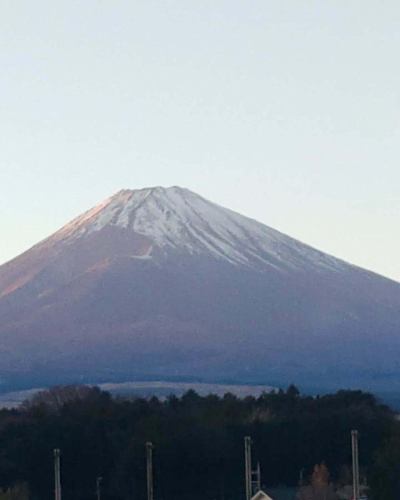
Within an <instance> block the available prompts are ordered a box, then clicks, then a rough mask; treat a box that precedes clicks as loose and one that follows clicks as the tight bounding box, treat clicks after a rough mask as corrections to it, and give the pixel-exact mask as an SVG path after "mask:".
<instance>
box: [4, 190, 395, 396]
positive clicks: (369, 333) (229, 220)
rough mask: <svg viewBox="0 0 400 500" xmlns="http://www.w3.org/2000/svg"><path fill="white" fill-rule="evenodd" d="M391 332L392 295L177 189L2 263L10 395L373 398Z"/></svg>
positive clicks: (359, 272)
mask: <svg viewBox="0 0 400 500" xmlns="http://www.w3.org/2000/svg"><path fill="white" fill-rule="evenodd" d="M399 332H400V284H398V283H395V282H393V281H390V280H388V279H385V278H383V277H381V276H378V275H376V274H373V273H371V272H368V271H365V270H363V269H360V268H357V267H355V266H352V265H349V264H347V263H345V262H343V261H341V260H338V259H335V258H334V257H331V256H329V255H326V254H324V253H322V252H320V251H318V250H315V249H313V248H311V247H309V246H307V245H305V244H303V243H301V242H299V241H297V240H294V239H293V238H290V237H289V236H286V235H284V234H282V233H280V232H278V231H276V230H274V229H271V228H269V227H267V226H265V225H263V224H260V223H259V222H256V221H254V220H252V219H249V218H247V217H244V216H242V215H240V214H237V213H235V212H232V211H231V210H228V209H226V208H223V207H220V206H218V205H216V204H215V203H212V202H210V201H207V200H205V199H204V198H202V197H201V196H199V195H197V194H195V193H193V192H191V191H189V190H187V189H183V188H179V187H170V188H162V187H154V188H147V189H139V190H122V191H119V192H118V193H117V194H115V195H114V196H111V197H110V198H108V199H107V200H105V201H103V202H102V203H100V204H99V205H97V206H96V207H94V208H92V209H90V210H89V211H87V212H85V213H84V214H82V215H80V216H79V217H77V218H76V219H74V220H73V221H72V222H70V223H69V224H67V225H66V226H64V227H63V228H61V229H60V230H59V231H58V232H56V233H55V234H54V235H52V236H50V237H49V238H47V239H46V240H44V241H42V242H40V243H38V244H37V245H35V246H34V247H33V248H31V249H30V250H28V251H27V252H25V253H24V254H22V255H20V256H19V257H17V258H15V259H14V260H12V261H10V262H8V263H7V264H4V265H3V266H0V366H1V373H0V382H1V378H2V379H4V380H5V381H6V382H8V383H9V384H12V383H18V384H24V385H27V384H28V385H29V384H30V383H32V384H35V385H43V384H51V383H56V382H57V383H60V382H70V381H76V379H77V377H78V378H79V379H80V380H83V381H96V380H100V379H101V380H120V381H121V380H130V379H132V378H138V377H141V378H143V377H151V378H152V377H157V378H163V377H168V378H169V377H171V376H174V377H177V376H178V377H179V376H182V377H194V378H197V379H199V378H202V379H205V380H209V381H219V380H226V379H230V380H234V381H238V382H254V381H257V382H260V381H264V382H265V383H268V384H272V385H275V386H279V385H281V384H287V383H289V382H295V383H298V384H302V385H303V387H310V388H311V387H313V388H315V389H317V390H321V389H324V388H334V387H343V386H345V387H363V388H368V389H374V388H382V387H385V386H386V385H387V384H389V383H390V384H393V383H394V382H395V381H396V380H400V377H399V376H400V365H399V361H398V360H399V359H400V337H399ZM355 353H356V354H355Z"/></svg>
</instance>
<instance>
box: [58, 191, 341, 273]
mask: <svg viewBox="0 0 400 500" xmlns="http://www.w3.org/2000/svg"><path fill="white" fill-rule="evenodd" d="M107 226H112V227H116V228H123V229H127V230H130V231H132V232H134V233H136V234H139V235H142V236H145V237H147V238H148V239H149V241H150V242H151V247H150V248H149V253H148V256H151V255H152V254H153V253H154V252H155V251H156V250H157V249H163V250H164V251H168V249H174V250H177V251H179V252H184V251H185V252H187V253H189V254H191V255H193V254H203V255H210V256H213V257H215V258H218V259H223V260H225V261H227V262H230V263H231V264H241V265H245V266H249V267H253V268H257V269H260V270H262V269H265V268H268V267H275V268H277V269H281V270H286V269H289V268H293V269H295V268H298V269H301V270H304V266H308V265H312V266H322V267H328V268H331V269H341V268H342V267H343V263H342V262H341V261H339V260H337V259H334V258H332V257H330V256H328V255H326V254H323V253H322V252H319V251H317V250H315V249H313V248H311V247H308V246H306V245H304V244H301V243H299V242H297V241H296V240H294V239H292V238H289V237H288V236H285V235H284V234H282V233H280V232H278V231H276V230H274V229H271V228H269V227H267V226H265V225H263V224H260V223H259V222H256V221H255V220H252V219H250V218H248V217H244V216H243V215H240V214H238V213H235V212H233V211H232V210H228V209H226V208H223V207H221V206H219V205H216V204H215V203H212V202H210V201H208V200H206V199H204V198H202V197H201V196H199V195H198V194H196V193H193V192H192V191H190V190H188V189H184V188H180V187H177V186H174V187H170V188H163V187H153V188H145V189H138V190H129V189H124V190H121V191H119V192H118V193H116V194H115V195H114V196H111V197H110V198H108V199H107V200H105V201H103V202H102V203H100V204H99V205H97V206H95V207H93V208H92V209H90V210H89V211H88V212H86V213H84V214H83V215H81V216H79V217H77V218H76V219H74V220H73V221H72V222H71V223H69V224H67V225H66V226H65V227H64V228H62V229H61V230H60V231H59V232H58V233H56V235H55V238H56V239H58V240H62V241H68V242H71V241H73V240H74V239H77V238H81V237H83V236H88V235H90V234H92V233H94V232H96V231H101V230H103V229H104V228H106V227H107Z"/></svg>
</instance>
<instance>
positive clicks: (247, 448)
mask: <svg viewBox="0 0 400 500" xmlns="http://www.w3.org/2000/svg"><path fill="white" fill-rule="evenodd" d="M244 464H245V481H246V500H250V499H251V497H252V491H251V490H252V484H251V479H252V478H251V438H250V436H246V437H245V438H244Z"/></svg>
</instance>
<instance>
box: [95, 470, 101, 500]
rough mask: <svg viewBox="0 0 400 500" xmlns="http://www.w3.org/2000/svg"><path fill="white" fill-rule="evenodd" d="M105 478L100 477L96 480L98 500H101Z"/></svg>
mask: <svg viewBox="0 0 400 500" xmlns="http://www.w3.org/2000/svg"><path fill="white" fill-rule="evenodd" d="M102 480H103V478H102V477H101V476H99V477H98V478H97V479H96V498H97V500H101V482H102Z"/></svg>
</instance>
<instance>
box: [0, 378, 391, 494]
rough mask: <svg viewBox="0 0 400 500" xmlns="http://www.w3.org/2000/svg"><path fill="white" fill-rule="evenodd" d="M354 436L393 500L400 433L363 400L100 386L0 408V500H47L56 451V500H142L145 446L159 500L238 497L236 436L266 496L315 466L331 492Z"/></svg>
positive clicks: (240, 478)
mask: <svg viewBox="0 0 400 500" xmlns="http://www.w3.org/2000/svg"><path fill="white" fill-rule="evenodd" d="M352 429H357V430H358V431H359V435H360V465H361V472H362V476H364V477H365V478H366V479H367V481H368V484H369V486H370V488H371V492H370V498H372V499H374V500H398V499H399V498H400V424H399V422H398V421H397V417H396V415H395V413H394V412H393V411H392V410H391V409H390V408H388V407H387V406H385V405H383V404H381V403H380V402H379V401H377V400H376V398H375V397H374V396H372V395H371V394H368V393H363V392H361V391H339V392H337V393H336V394H331V395H324V396H320V397H311V396H305V395H301V394H300V393H299V391H298V390H297V389H296V387H295V386H290V387H289V388H288V389H287V390H286V391H282V390H280V391H278V392H272V393H264V394H262V395H261V396H259V397H250V396H249V397H245V398H243V399H240V398H238V397H236V396H234V395H232V394H226V395H225V396H223V397H218V396H215V395H209V396H205V397H201V396H199V395H198V394H197V393H196V392H194V391H192V390H191V391H188V392H187V393H186V394H184V395H183V396H182V397H179V398H178V397H176V396H169V397H168V398H166V399H157V398H155V397H153V398H150V399H144V398H133V399H122V398H113V397H112V396H111V395H110V394H108V393H107V392H104V391H101V390H100V389H98V388H96V387H86V386H69V387H56V388H53V389H50V390H48V391H43V392H41V393H38V394H37V395H36V396H34V397H33V398H32V399H31V400H30V401H27V402H25V403H24V404H23V405H22V407H20V408H19V409H14V410H2V411H0V499H1V500H3V499H7V500H26V499H28V498H29V499H30V500H50V499H52V498H53V497H54V470H53V450H54V449H55V448H59V449H60V450H61V464H62V494H63V495H62V496H63V500H95V499H96V480H97V478H98V477H102V481H101V486H102V490H101V499H102V500H145V498H146V462H145V443H146V442H147V441H151V442H152V443H153V445H154V476H155V500H187V499H188V498H190V499H191V500H243V498H244V453H243V438H244V436H251V438H252V442H253V450H252V451H253V459H254V462H256V461H259V462H260V464H261V469H262V484H263V486H264V487H265V488H266V489H267V490H268V488H270V487H273V486H276V485H288V486H293V487H297V486H298V485H299V481H302V482H303V484H305V485H307V483H308V482H310V481H311V478H312V477H313V476H312V474H313V471H315V465H316V464H317V465H318V464H322V467H323V468H326V469H329V473H330V479H329V481H331V486H330V487H331V488H338V487H339V486H340V485H343V484H345V483H346V482H347V483H348V482H349V481H350V482H351V474H350V471H351V469H350V467H351V444H350V432H351V430H352ZM321 470H322V469H321ZM324 470H325V469H324ZM314 475H315V472H314ZM1 492H2V493H1Z"/></svg>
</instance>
